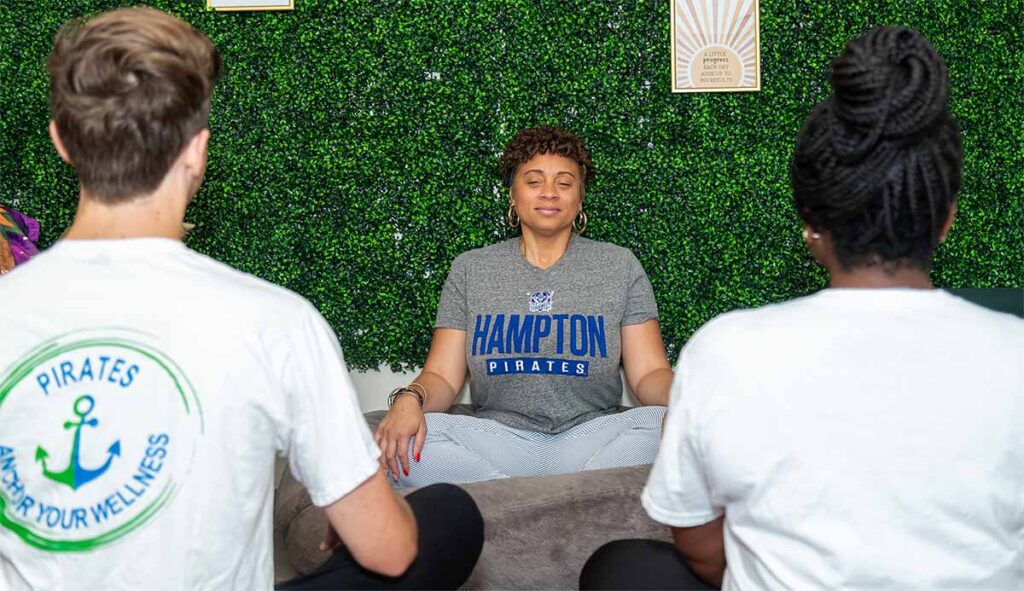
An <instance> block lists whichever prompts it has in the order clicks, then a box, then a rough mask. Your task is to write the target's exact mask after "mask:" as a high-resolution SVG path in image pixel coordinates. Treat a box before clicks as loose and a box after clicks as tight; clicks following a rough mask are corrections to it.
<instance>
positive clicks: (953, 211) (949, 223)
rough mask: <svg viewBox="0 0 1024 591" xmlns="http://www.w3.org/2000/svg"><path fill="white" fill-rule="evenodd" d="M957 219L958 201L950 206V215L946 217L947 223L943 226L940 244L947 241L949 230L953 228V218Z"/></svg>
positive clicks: (940, 233)
mask: <svg viewBox="0 0 1024 591" xmlns="http://www.w3.org/2000/svg"><path fill="white" fill-rule="evenodd" d="M955 217H956V201H954V202H953V204H952V205H950V206H949V215H948V216H946V223H945V224H943V225H942V231H941V232H939V244H942V243H943V242H945V241H946V236H948V235H949V229H950V228H952V227H953V218H955Z"/></svg>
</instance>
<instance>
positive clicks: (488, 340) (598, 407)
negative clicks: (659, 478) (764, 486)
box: [376, 127, 672, 486]
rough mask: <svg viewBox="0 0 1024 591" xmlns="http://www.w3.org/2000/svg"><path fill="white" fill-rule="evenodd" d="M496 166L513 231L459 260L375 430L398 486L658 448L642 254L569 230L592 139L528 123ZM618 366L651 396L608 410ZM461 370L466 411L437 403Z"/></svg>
mask: <svg viewBox="0 0 1024 591" xmlns="http://www.w3.org/2000/svg"><path fill="white" fill-rule="evenodd" d="M501 172H502V179H503V181H504V182H505V184H506V185H507V186H508V190H509V204H508V221H509V224H510V225H511V226H513V227H521V230H522V235H521V236H519V237H517V238H513V239H511V240H507V241H505V242H501V243H498V244H495V245H493V246H488V247H485V248H481V249H477V250H472V251H469V252H466V253H463V254H461V255H459V256H458V257H457V258H456V259H455V261H454V263H453V264H452V268H451V271H450V272H449V274H448V279H447V281H446V282H445V286H444V290H443V291H442V294H441V301H440V304H439V305H438V311H437V322H436V325H435V327H436V328H435V331H434V337H433V342H432V343H431V346H430V353H429V354H428V356H427V360H426V363H425V364H424V367H423V372H422V373H421V374H420V375H419V376H418V377H417V378H416V379H415V380H414V382H413V383H411V384H410V385H409V386H408V388H407V389H404V390H399V391H396V392H395V393H394V394H393V396H392V400H391V401H390V402H391V406H390V410H389V411H388V414H387V415H386V416H385V417H384V419H383V420H382V421H381V423H380V425H379V427H378V429H377V432H376V439H377V442H378V443H379V444H380V446H381V449H382V450H383V459H384V460H386V461H387V462H388V464H389V468H390V470H391V472H392V475H393V478H394V479H395V480H396V481H399V477H400V473H401V474H402V475H404V477H403V478H401V480H400V482H401V483H402V484H404V485H407V486H422V485H424V484H428V483H431V482H438V481H450V482H471V481H478V480H489V479H493V478H503V477H508V476H530V475H538V474H559V473H565V472H574V471H578V470H588V469H597V468H610V467H616V466H630V465H638V464H648V463H651V462H653V461H654V457H655V454H656V452H657V446H658V439H659V437H660V434H661V421H662V418H663V416H664V410H665V409H664V405H665V404H666V402H667V400H668V389H669V386H670V385H671V382H672V369H671V365H670V364H669V362H668V359H667V358H666V356H665V347H664V344H663V343H662V340H661V331H660V329H659V327H658V321H657V317H658V310H657V307H656V305H655V302H654V293H653V290H652V289H651V284H650V282H649V281H648V279H647V275H646V274H645V273H644V270H643V268H642V267H641V266H640V263H639V261H637V259H636V257H634V256H633V254H632V253H631V252H630V251H629V250H627V249H625V248H622V247H620V246H615V245H612V244H607V243H603V242H597V241H594V240H588V239H586V238H583V237H582V236H580V235H579V234H580V233H582V231H583V230H584V229H585V227H586V214H585V213H584V211H583V205H584V202H583V198H584V188H585V186H586V184H587V183H588V182H589V181H590V180H592V179H593V177H594V167H593V166H592V164H591V161H590V156H589V154H588V153H587V151H586V150H585V149H584V147H583V144H582V142H581V141H580V140H579V138H577V137H576V136H575V135H573V134H571V133H569V132H567V131H565V130H562V129H559V128H556V127H539V128H533V129H527V130H525V131H522V132H520V133H519V134H518V135H516V136H515V138H513V139H512V141H511V142H510V143H509V144H508V146H507V147H506V148H505V151H504V153H503V155H502V159H501ZM574 230H575V231H574ZM620 367H621V368H622V369H623V370H624V372H625V375H626V380H627V382H628V383H629V386H630V388H631V389H632V391H633V392H634V394H635V395H636V397H637V398H638V399H639V400H640V402H641V403H643V404H644V405H655V406H643V407H639V408H635V409H631V410H626V411H624V412H620V411H621V409H620V407H619V406H618V404H619V401H620V400H621V397H622V378H621V376H620V373H619V370H620ZM467 371H468V373H469V379H470V391H471V395H472V401H473V410H474V416H467V415H454V414H444V411H447V410H449V409H450V408H451V407H452V405H453V404H454V402H455V400H456V397H457V396H458V393H459V391H460V390H461V389H462V386H463V383H464V381H465V379H466V373H467ZM421 452H422V453H421ZM396 456H397V458H396ZM399 466H400V467H399Z"/></svg>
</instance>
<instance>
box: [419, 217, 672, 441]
mask: <svg viewBox="0 0 1024 591" xmlns="http://www.w3.org/2000/svg"><path fill="white" fill-rule="evenodd" d="M657 317H658V308H657V305H656V304H655V302H654V291H653V290H652V289H651V283H650V281H649V280H648V279H647V274H646V273H644V270H643V267H641V266H640V262H639V261H638V260H637V259H636V257H635V256H633V253H631V252H630V251H629V250H627V249H625V248H622V247H621V246H615V245H614V244H608V243H604V242H596V241H594V240H588V239H586V238H582V237H579V236H576V235H573V237H572V238H571V240H570V241H569V247H568V249H567V250H566V251H565V254H563V255H562V258H560V259H559V260H558V261H557V262H556V263H555V264H554V265H552V266H551V267H549V268H547V269H539V268H537V267H534V266H533V265H531V264H530V263H529V262H527V261H526V259H525V258H523V255H522V253H521V252H520V251H519V239H518V238H513V239H511V240H507V241H505V242H501V243H499V244H495V245H493V246H488V247H485V248H480V249H477V250H471V251H469V252H465V253H463V254H461V255H459V256H458V257H456V259H455V261H454V262H453V263H452V268H451V271H450V272H449V273H448V279H447V281H446V282H445V284H444V290H443V291H442V292H441V301H440V303H439V304H438V309H437V322H436V324H435V326H436V327H437V328H454V329H458V330H464V331H466V360H467V362H468V364H469V373H470V390H471V394H472V399H473V406H474V408H475V410H476V412H477V416H480V417H484V418H489V419H494V420H496V421H500V422H502V423H504V424H506V425H509V426H511V427H516V428H520V429H530V430H533V431H540V432H544V433H560V432H562V431H565V430H566V429H568V428H570V427H573V426H575V425H578V424H580V423H582V422H584V421H587V420H589V419H592V418H594V417H597V416H600V415H604V414H609V413H613V412H615V411H616V407H617V405H618V403H619V400H620V399H621V397H622V379H621V377H620V375H619V365H620V363H621V354H620V343H619V332H620V327H621V326H622V325H624V324H640V323H642V322H646V321H648V320H651V319H653V318H657Z"/></svg>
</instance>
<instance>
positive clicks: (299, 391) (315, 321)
mask: <svg viewBox="0 0 1024 591" xmlns="http://www.w3.org/2000/svg"><path fill="white" fill-rule="evenodd" d="M289 332H290V335H289V343H288V344H289V347H290V348H289V351H288V356H289V359H288V362H287V363H286V364H285V366H284V371H283V380H284V388H285V392H286V394H287V396H288V408H289V413H290V415H291V416H290V417H289V418H290V423H291V425H290V426H291V430H290V438H289V441H288V460H289V465H290V467H291V470H292V474H293V475H295V478H296V479H298V480H299V482H301V483H303V484H304V485H305V486H306V488H307V490H309V496H310V498H311V499H312V501H313V503H314V504H315V505H318V506H320V507H323V506H326V505H330V504H331V503H333V502H335V501H337V500H338V499H340V498H341V497H343V496H345V495H346V494H348V493H349V492H351V491H352V490H354V489H355V488H356V487H358V486H359V485H360V484H362V483H363V482H365V481H366V480H367V479H368V478H370V477H371V476H373V474H374V473H376V471H377V470H378V468H379V466H380V465H379V464H378V463H377V458H378V457H380V449H379V448H378V447H377V444H376V443H375V442H374V440H373V436H372V435H371V433H370V429H369V428H368V427H367V425H366V421H365V420H364V419H363V415H362V411H360V409H359V402H358V398H357V397H356V391H355V388H354V387H353V385H352V380H351V378H350V377H349V375H348V369H347V368H346V367H345V359H344V357H343V356H342V352H341V345H339V343H338V339H337V338H336V337H335V336H334V331H332V330H331V328H330V326H328V324H327V322H326V321H325V320H324V319H323V317H322V316H320V314H319V313H318V312H317V311H316V310H315V309H313V308H312V306H309V308H308V313H307V314H304V315H303V317H302V318H301V319H300V320H299V322H298V323H297V325H296V326H293V327H292V329H291V330H290V331H289Z"/></svg>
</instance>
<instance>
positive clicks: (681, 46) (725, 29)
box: [672, 0, 761, 92]
mask: <svg viewBox="0 0 1024 591" xmlns="http://www.w3.org/2000/svg"><path fill="white" fill-rule="evenodd" d="M758 17H759V6H758V0H672V92H743V91H753V90H760V89H761V38H760V37H761V36H760V23H759V18H758Z"/></svg>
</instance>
